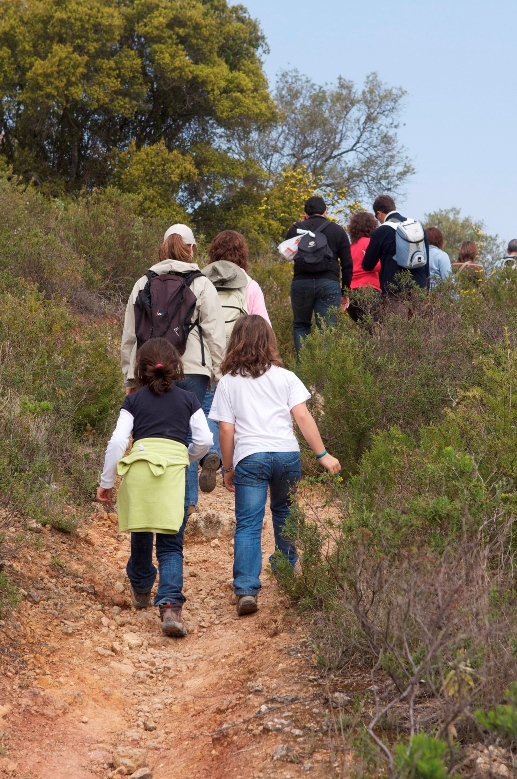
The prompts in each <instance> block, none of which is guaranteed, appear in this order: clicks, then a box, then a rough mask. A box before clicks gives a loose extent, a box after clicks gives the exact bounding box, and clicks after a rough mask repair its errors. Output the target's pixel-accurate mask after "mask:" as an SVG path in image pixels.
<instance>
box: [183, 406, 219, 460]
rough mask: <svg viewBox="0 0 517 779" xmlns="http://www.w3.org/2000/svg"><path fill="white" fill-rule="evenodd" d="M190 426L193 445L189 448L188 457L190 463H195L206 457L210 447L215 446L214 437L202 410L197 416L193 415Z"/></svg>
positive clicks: (197, 412) (199, 410)
mask: <svg viewBox="0 0 517 779" xmlns="http://www.w3.org/2000/svg"><path fill="white" fill-rule="evenodd" d="M189 424H190V433H191V435H192V443H191V444H189V446H188V456H189V460H190V462H191V463H193V462H195V461H196V460H199V458H200V457H204V455H205V454H206V453H207V452H208V450H209V449H210V447H211V446H213V445H214V437H213V435H212V433H211V432H210V428H209V427H208V422H207V421H206V417H205V414H204V412H203V409H201V408H200V409H198V411H196V412H195V414H192V416H191V417H190V422H189Z"/></svg>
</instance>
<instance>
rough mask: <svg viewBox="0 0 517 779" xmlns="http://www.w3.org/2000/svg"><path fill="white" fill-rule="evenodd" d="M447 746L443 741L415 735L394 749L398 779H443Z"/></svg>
mask: <svg viewBox="0 0 517 779" xmlns="http://www.w3.org/2000/svg"><path fill="white" fill-rule="evenodd" d="M446 752H447V744H446V743H445V741H441V740H440V739H437V738H433V736H427V735H426V734H425V733H417V734H416V735H415V736H413V737H412V738H411V739H410V740H409V743H408V744H397V746H396V748H395V754H396V768H397V772H398V776H399V777H400V779H445V777H446V776H448V771H447V767H446V765H445V755H446Z"/></svg>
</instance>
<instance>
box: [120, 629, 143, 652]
mask: <svg viewBox="0 0 517 779" xmlns="http://www.w3.org/2000/svg"><path fill="white" fill-rule="evenodd" d="M122 641H123V642H124V643H125V644H127V646H128V647H129V649H139V648H140V647H141V646H142V644H143V643H144V642H143V640H142V638H141V637H140V636H139V635H138V633H124V635H123V636H122Z"/></svg>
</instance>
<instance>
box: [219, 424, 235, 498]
mask: <svg viewBox="0 0 517 779" xmlns="http://www.w3.org/2000/svg"><path fill="white" fill-rule="evenodd" d="M234 436H235V425H232V424H231V423H230V422H219V444H220V446H221V458H222V461H223V470H224V471H227V472H226V473H225V474H224V486H225V487H226V489H227V490H228V492H235V487H234V486H233V450H234V446H235V445H234ZM229 469H230V470H229Z"/></svg>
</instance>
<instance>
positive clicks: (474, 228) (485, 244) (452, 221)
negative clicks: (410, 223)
mask: <svg viewBox="0 0 517 779" xmlns="http://www.w3.org/2000/svg"><path fill="white" fill-rule="evenodd" d="M424 224H425V226H426V227H438V228H439V229H440V230H441V231H442V233H443V238H444V242H445V243H444V247H443V248H444V251H446V252H447V254H448V255H449V256H450V258H451V260H452V262H455V260H456V259H457V257H458V252H459V250H460V246H461V244H462V242H463V241H473V242H474V243H475V244H476V245H477V247H478V252H479V258H480V260H481V261H482V262H486V263H488V264H490V263H491V262H492V261H494V260H497V259H498V258H500V257H502V256H503V255H504V251H505V246H504V243H503V242H502V241H501V239H500V238H499V236H498V235H490V234H489V233H487V232H486V231H485V224H484V222H483V221H481V220H480V219H473V218H472V217H471V216H463V217H462V215H461V211H460V209H459V208H442V209H440V210H438V211H433V212H432V213H430V214H426V215H425V217H424Z"/></svg>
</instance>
